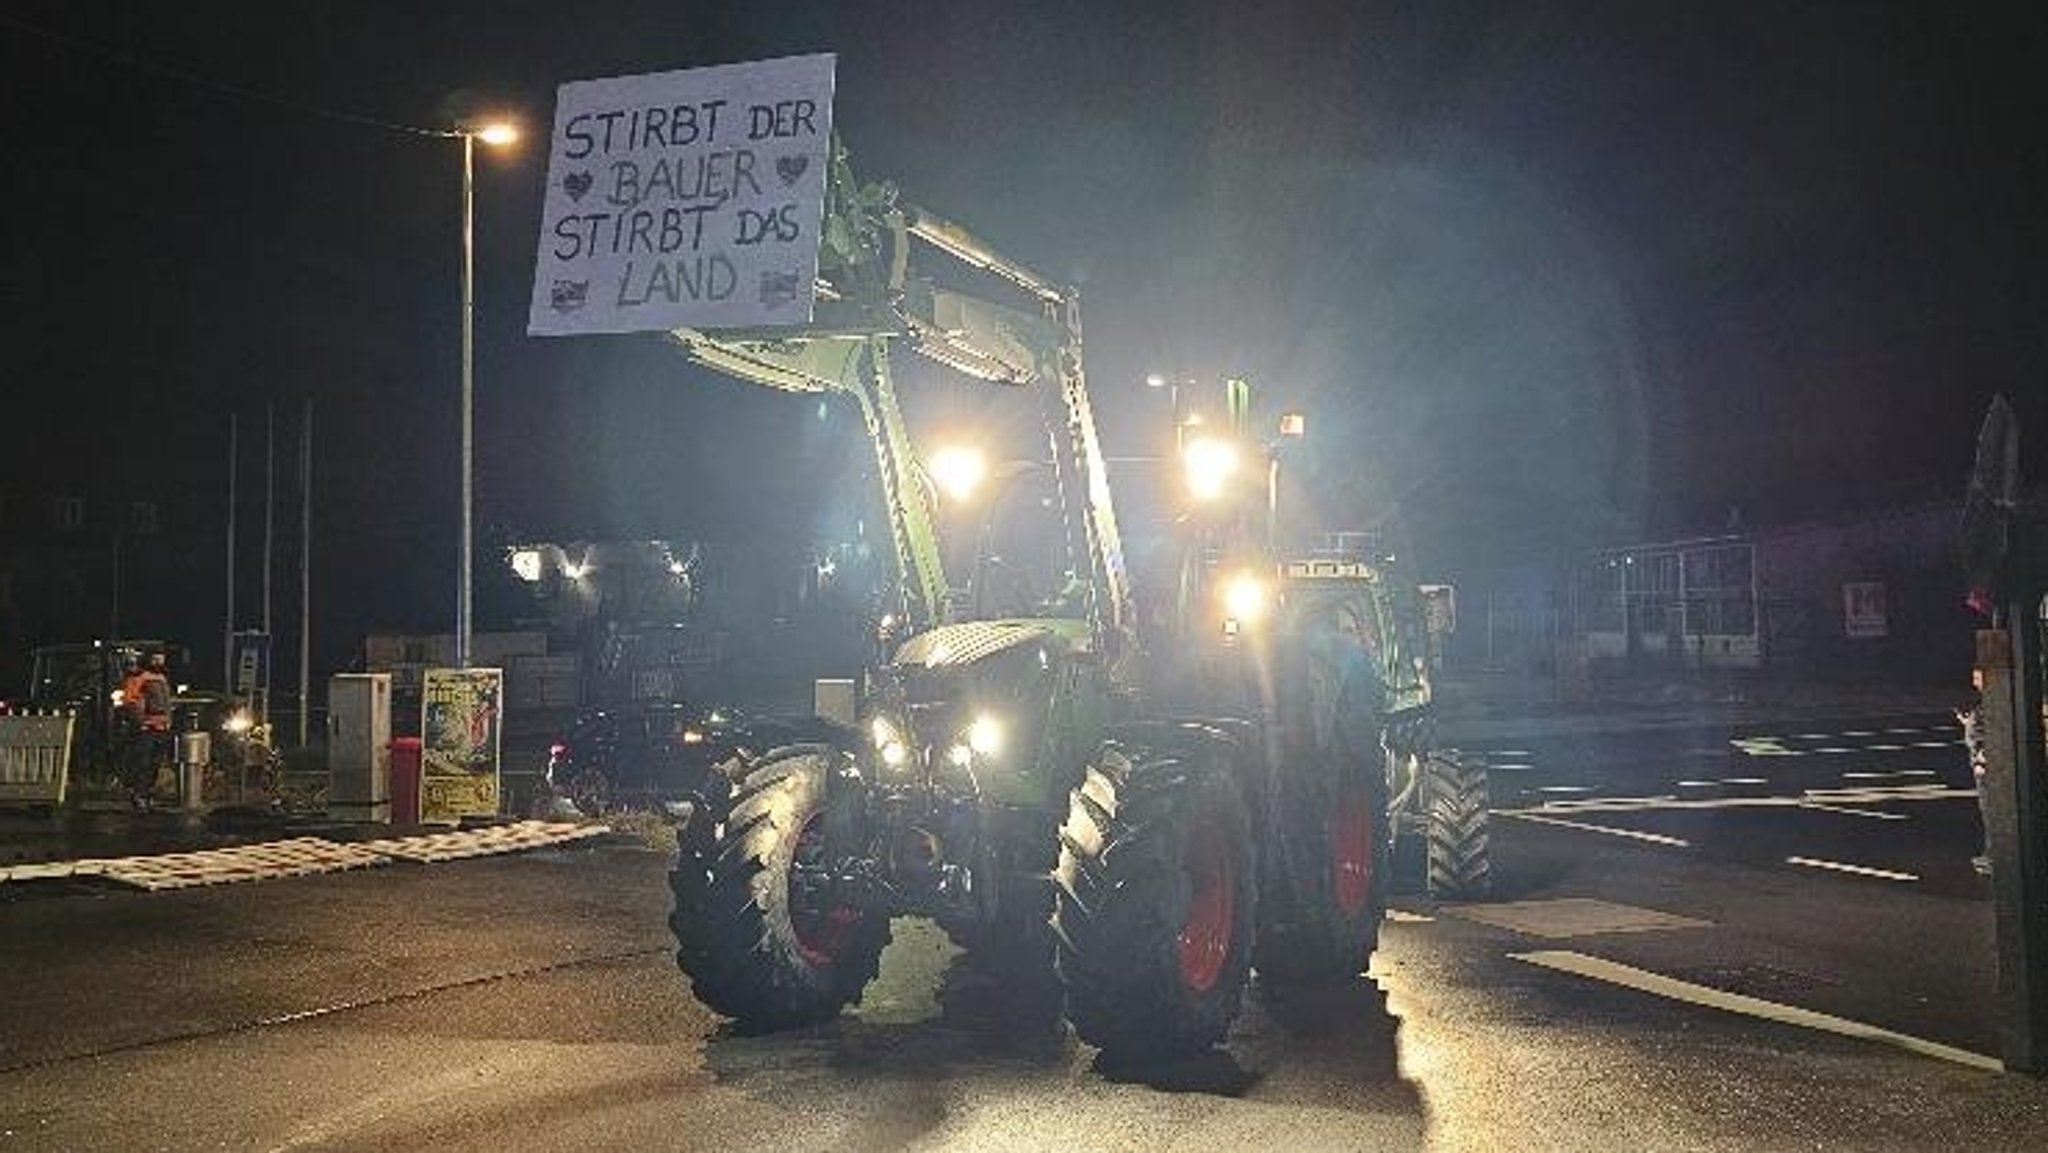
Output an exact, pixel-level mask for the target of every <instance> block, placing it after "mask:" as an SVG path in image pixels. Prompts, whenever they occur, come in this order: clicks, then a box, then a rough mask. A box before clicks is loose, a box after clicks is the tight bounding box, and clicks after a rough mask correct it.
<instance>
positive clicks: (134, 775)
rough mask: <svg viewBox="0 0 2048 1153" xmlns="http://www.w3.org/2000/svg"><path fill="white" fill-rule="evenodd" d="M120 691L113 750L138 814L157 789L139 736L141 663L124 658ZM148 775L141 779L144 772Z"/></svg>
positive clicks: (146, 746)
mask: <svg viewBox="0 0 2048 1153" xmlns="http://www.w3.org/2000/svg"><path fill="white" fill-rule="evenodd" d="M121 664H122V669H121V689H120V692H118V693H116V694H115V696H114V717H113V721H114V723H113V742H112V743H113V749H114V755H115V757H116V758H117V761H118V763H119V765H120V768H121V781H122V784H124V785H126V786H127V789H128V799H129V803H130V804H132V805H134V806H135V808H136V809H137V810H142V809H147V808H148V807H149V797H150V793H151V792H152V791H153V790H154V789H155V787H156V784H155V782H156V769H155V766H154V764H153V763H152V762H151V760H150V755H149V741H148V738H146V737H145V736H144V735H143V732H142V698H143V696H144V695H145V693H144V683H145V678H144V676H143V668H142V662H141V661H140V660H138V659H136V658H135V657H132V656H131V657H127V658H125V659H124V660H123V661H122V662H121ZM145 769H147V770H148V772H149V776H148V777H144V776H143V773H144V770H145Z"/></svg>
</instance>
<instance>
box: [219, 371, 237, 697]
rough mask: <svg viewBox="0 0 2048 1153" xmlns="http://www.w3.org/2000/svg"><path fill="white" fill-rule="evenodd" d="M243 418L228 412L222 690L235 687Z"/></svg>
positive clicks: (221, 662) (230, 689)
mask: <svg viewBox="0 0 2048 1153" xmlns="http://www.w3.org/2000/svg"><path fill="white" fill-rule="evenodd" d="M240 433H241V428H240V418H239V417H237V416H236V415H235V414H234V413H232V412H231V413H229V414H228V555H227V562H228V563H227V573H228V606H227V622H226V627H224V628H223V629H222V630H221V638H220V666H221V674H220V684H221V689H222V690H223V691H228V692H231V691H233V690H234V687H235V465H236V462H237V461H238V460H239V456H238V454H239V453H240V451H241V437H240Z"/></svg>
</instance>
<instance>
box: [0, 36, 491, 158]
mask: <svg viewBox="0 0 2048 1153" xmlns="http://www.w3.org/2000/svg"><path fill="white" fill-rule="evenodd" d="M0 25H4V26H6V27H8V28H13V29H15V30H17V31H21V32H26V33H28V34H29V35H31V36H35V37H39V38H41V39H43V40H47V41H49V42H50V43H52V44H58V45H62V46H63V47H65V48H68V49H70V50H72V51H74V52H82V53H84V54H86V55H88V56H95V57H98V58H99V59H101V60H105V61H108V62H109V63H112V64H115V65H118V66H120V67H123V68H129V69H133V70H135V71H137V72H142V73H146V74H148V75H151V76H155V77H159V78H161V79H165V80H174V81H177V82H178V83H180V84H186V85H190V86H191V87H194V88H199V89H202V90H204V91H207V92H211V93H213V94H214V95H216V96H224V97H228V98H231V99H235V100H246V101H249V102H251V103H255V104H264V105H268V106H270V107H272V108H281V109H284V110H286V111H288V112H296V113H299V114H300V115H303V116H313V117H317V118H319V119H323V120H332V121H335V122H336V123H340V124H352V125H355V126H357V127H362V128H376V129H380V130H382V131H385V132H398V133H404V134H406V135H410V136H436V137H442V138H452V137H458V136H460V135H462V134H461V133H459V132H456V131H453V130H451V129H445V128H427V127H423V126H421V125H418V124H405V123H401V122H399V121H396V120H386V119H383V118H382V117H378V116H369V115H365V114H363V113H360V112H350V111H346V110H344V109H339V108H328V107H325V106H323V105H319V104H313V103H311V102H308V101H304V100H296V99H293V98H291V97H288V96H279V95H276V94H275V93H270V92H262V91H259V90H257V89H254V88H246V87H243V86H242V85H239V84H229V83H226V82H224V81H220V80H213V79H209V78H207V77H205V76H201V75H199V74H198V73H195V72H188V71H185V70H184V69H182V68H175V67H172V66H170V65H168V64H160V63H158V62H156V61H154V60H148V59H144V58H143V57H140V56H136V55H133V54H131V53H127V52H122V51H120V50H118V49H114V48H109V47H107V46H106V45H104V44H99V43H95V42H93V41H91V40H86V39H82V38H80V37H77V36H73V35H71V34H70V33H67V32H59V31H57V30H56V29H54V28H49V27H46V26H44V25H41V24H37V23H35V22H34V21H30V20H24V19H22V18H21V17H20V16H17V15H15V14H14V13H12V12H8V11H5V10H0Z"/></svg>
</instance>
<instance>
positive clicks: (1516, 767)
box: [1486, 761, 1536, 773]
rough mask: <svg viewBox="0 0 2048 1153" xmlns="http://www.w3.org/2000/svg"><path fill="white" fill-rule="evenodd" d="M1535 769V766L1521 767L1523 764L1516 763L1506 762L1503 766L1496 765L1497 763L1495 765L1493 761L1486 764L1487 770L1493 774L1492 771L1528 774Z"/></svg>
mask: <svg viewBox="0 0 2048 1153" xmlns="http://www.w3.org/2000/svg"><path fill="white" fill-rule="evenodd" d="M1535 767H1536V766H1535V765H1521V764H1514V763H1511V762H1504V763H1501V764H1495V763H1493V762H1492V761H1488V762H1487V764H1486V768H1487V770H1488V771H1489V772H1491V771H1495V770H1501V771H1505V772H1510V773H1526V772H1528V771H1529V770H1531V769H1533V768H1535Z"/></svg>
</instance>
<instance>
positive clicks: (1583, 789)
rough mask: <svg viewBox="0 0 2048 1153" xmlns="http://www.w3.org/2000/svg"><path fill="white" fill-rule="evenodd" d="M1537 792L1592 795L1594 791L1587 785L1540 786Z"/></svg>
mask: <svg viewBox="0 0 2048 1153" xmlns="http://www.w3.org/2000/svg"><path fill="white" fill-rule="evenodd" d="M1536 791H1537V792H1539V793H1590V792H1592V791H1593V790H1592V789H1591V788H1589V787H1588V786H1585V785H1539V786H1537V789H1536Z"/></svg>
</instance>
